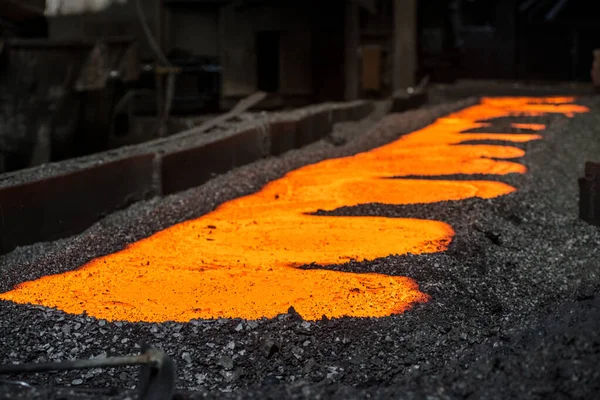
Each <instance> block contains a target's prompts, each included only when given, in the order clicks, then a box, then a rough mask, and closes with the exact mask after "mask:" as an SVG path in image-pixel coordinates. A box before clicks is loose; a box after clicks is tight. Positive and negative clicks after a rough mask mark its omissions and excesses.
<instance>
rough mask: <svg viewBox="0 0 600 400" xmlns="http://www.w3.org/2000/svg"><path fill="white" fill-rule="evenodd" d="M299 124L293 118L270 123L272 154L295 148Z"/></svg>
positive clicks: (276, 154)
mask: <svg viewBox="0 0 600 400" xmlns="http://www.w3.org/2000/svg"><path fill="white" fill-rule="evenodd" d="M297 126H298V121H295V120H292V119H288V120H285V119H282V120H279V121H273V122H271V123H270V125H269V135H270V139H271V140H270V141H271V149H270V154H271V155H274V156H278V155H280V154H283V153H285V152H286V151H289V150H292V149H293V148H294V145H295V141H296V130H297Z"/></svg>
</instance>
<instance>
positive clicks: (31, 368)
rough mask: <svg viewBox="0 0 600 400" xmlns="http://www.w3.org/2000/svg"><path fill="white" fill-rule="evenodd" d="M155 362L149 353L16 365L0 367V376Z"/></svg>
mask: <svg viewBox="0 0 600 400" xmlns="http://www.w3.org/2000/svg"><path fill="white" fill-rule="evenodd" d="M156 362H157V360H156V359H155V358H154V357H153V356H152V354H151V353H146V354H140V355H138V356H126V357H113V358H94V359H90V360H75V361H64V362H58V363H40V364H17V365H1V366H0V374H21V373H33V372H48V371H65V370H73V369H88V368H100V367H102V368H107V367H108V368H110V367H121V366H131V365H148V364H154V363H156Z"/></svg>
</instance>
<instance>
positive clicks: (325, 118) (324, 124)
mask: <svg viewBox="0 0 600 400" xmlns="http://www.w3.org/2000/svg"><path fill="white" fill-rule="evenodd" d="M313 129H314V131H313V141H317V140H320V139H322V138H323V137H325V136H327V135H329V134H330V133H331V131H332V130H333V121H332V115H331V108H329V107H327V108H326V109H324V110H319V111H316V112H315V113H314V114H313Z"/></svg>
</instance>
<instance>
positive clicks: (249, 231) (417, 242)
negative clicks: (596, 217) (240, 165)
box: [0, 98, 587, 322]
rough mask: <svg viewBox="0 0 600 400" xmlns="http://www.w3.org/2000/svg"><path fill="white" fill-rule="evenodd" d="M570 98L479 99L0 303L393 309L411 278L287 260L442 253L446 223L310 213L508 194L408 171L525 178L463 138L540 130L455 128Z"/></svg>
mask: <svg viewBox="0 0 600 400" xmlns="http://www.w3.org/2000/svg"><path fill="white" fill-rule="evenodd" d="M573 100H574V99H572V98H546V99H533V98H494V99H487V98H486V99H483V101H482V102H481V104H478V105H475V106H472V107H469V108H466V109H464V110H461V111H458V112H456V113H453V114H452V115H450V116H447V117H445V118H440V119H438V120H437V121H436V122H434V123H433V124H431V125H429V126H427V127H425V128H423V129H421V130H418V131H415V132H413V133H411V134H408V135H405V136H403V137H401V138H399V139H398V140H396V141H395V142H393V143H390V144H388V145H385V146H382V147H379V148H377V149H374V150H371V151H369V152H365V153H360V154H357V155H355V156H351V157H344V158H337V159H330V160H325V161H322V162H319V163H316V164H312V165H308V166H306V167H303V168H300V169H298V170H295V171H292V172H290V173H288V174H287V175H285V176H284V177H283V178H281V179H279V180H276V181H274V182H271V183H269V184H267V185H266V186H265V187H264V188H263V189H262V190H260V191H259V192H257V193H255V194H252V195H249V196H245V197H242V198H238V199H235V200H233V201H229V202H227V203H225V204H223V205H221V206H219V207H218V208H217V209H215V210H214V211H212V212H210V213H208V214H206V215H204V216H202V217H200V218H197V219H195V220H190V221H187V222H183V223H181V224H177V225H175V226H172V227H170V228H168V229H165V230H163V231H161V232H158V233H156V234H154V235H152V236H150V237H148V238H146V239H143V240H141V241H139V242H136V243H134V244H132V245H129V246H127V248H125V249H124V250H122V251H119V252H117V253H114V254H110V255H107V256H105V257H100V258H97V259H95V260H93V261H91V262H89V263H88V264H86V265H84V266H83V267H81V268H79V269H78V270H75V271H71V272H67V273H63V274H58V275H51V276H46V277H42V278H40V279H37V280H35V281H30V282H26V283H23V284H21V285H18V286H17V287H16V288H15V289H13V290H12V291H9V292H7V293H4V294H1V295H0V299H3V300H11V301H14V302H17V303H33V304H39V305H43V306H47V307H57V308H59V309H61V310H63V311H65V312H68V313H73V314H80V313H83V312H86V313H87V314H88V315H91V316H94V317H97V318H103V319H107V320H127V321H148V322H163V321H180V322H184V321H189V320H191V319H196V318H206V319H211V318H219V317H224V318H246V319H257V318H261V317H273V316H275V315H277V314H279V313H283V312H285V311H286V310H287V309H288V308H289V307H290V306H294V308H295V309H296V310H297V311H298V312H299V313H300V314H301V315H302V316H303V317H304V318H306V319H308V320H315V319H319V318H321V316H323V315H326V316H328V317H343V316H352V317H382V316H388V315H392V314H396V313H401V312H403V311H405V310H406V309H408V308H409V307H410V306H411V305H412V304H414V303H417V302H426V301H428V299H429V297H428V295H426V294H424V293H422V292H421V291H419V289H418V287H417V284H416V283H415V282H414V281H413V280H412V279H410V278H407V277H402V276H395V275H394V276H391V275H382V274H377V273H349V272H338V271H333V270H325V269H302V268H299V267H300V266H302V265H306V264H311V263H315V264H318V265H332V264H344V263H346V262H348V261H350V260H359V261H363V260H373V259H376V258H379V257H385V256H388V255H394V254H399V255H400V254H408V253H413V254H424V253H434V252H440V251H444V250H446V249H447V248H448V246H449V244H450V243H451V241H452V238H453V236H454V231H453V229H452V227H451V226H450V225H448V224H446V223H444V222H442V221H432V220H421V219H410V218H385V217H371V216H369V217H366V216H365V217H333V216H316V215H311V214H313V213H314V212H315V211H317V210H335V209H337V208H340V207H344V206H354V205H357V204H363V203H373V202H375V203H385V204H398V205H401V204H424V203H434V202H440V201H450V200H454V201H456V200H464V199H468V198H473V197H479V198H485V199H490V198H494V197H497V196H502V195H506V194H509V193H512V192H514V191H515V190H516V189H515V188H513V187H511V186H509V185H507V184H504V183H501V182H495V181H481V180H472V181H451V180H441V179H440V178H436V179H432V180H429V179H418V176H436V177H439V176H443V175H452V174H488V175H489V174H493V175H505V174H509V173H525V172H526V168H525V167H524V166H523V165H521V164H519V163H517V162H515V161H511V160H513V159H515V158H518V157H522V156H523V155H524V152H523V150H521V149H518V148H516V147H512V146H499V145H488V144H480V145H474V144H461V143H462V142H465V141H470V142H472V141H474V140H502V141H507V142H516V143H519V142H527V141H531V140H537V139H540V138H541V136H539V135H531V134H493V133H461V132H462V131H466V130H472V129H476V128H485V127H487V126H489V123H486V122H483V121H485V120H488V119H493V118H498V117H505V116H511V115H543V114H544V113H548V112H553V113H561V114H564V115H568V116H572V115H574V114H576V113H582V112H586V111H587V109H586V108H585V107H582V106H579V105H575V104H569V103H571V102H572V101H573ZM513 126H515V127H521V128H527V129H533V130H535V131H539V130H541V129H543V127H544V126H543V125H541V124H513ZM393 177H396V178H400V177H405V178H403V179H389V178H393ZM397 272H398V274H401V273H402V271H397Z"/></svg>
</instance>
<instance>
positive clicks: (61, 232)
mask: <svg viewBox="0 0 600 400" xmlns="http://www.w3.org/2000/svg"><path fill="white" fill-rule="evenodd" d="M153 160H154V155H153V154H145V155H137V156H132V157H129V158H126V159H122V160H117V161H112V162H108V163H105V164H101V165H95V166H91V167H89V168H84V169H81V170H79V171H74V172H69V173H66V174H63V175H58V176H53V177H50V178H45V179H40V180H34V181H31V182H26V183H22V184H17V185H13V186H6V187H3V188H0V212H1V215H0V217H1V218H0V223H1V224H2V229H1V232H0V251H1V253H2V254H5V253H7V252H9V251H11V250H13V249H14V248H16V247H18V246H26V245H30V244H33V243H37V242H45V241H50V240H56V239H60V238H64V237H67V236H70V235H73V234H77V233H80V232H82V231H84V230H85V229H87V228H88V227H89V226H90V225H92V224H93V223H94V222H96V221H98V220H99V219H100V218H101V217H103V216H105V215H107V214H109V213H111V212H114V211H116V210H118V209H120V208H123V207H125V206H127V205H129V204H131V203H134V202H136V201H140V200H143V199H147V198H149V197H151V196H153V195H156V194H157V193H154V190H153V185H152V184H153V181H152V176H153Z"/></svg>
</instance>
